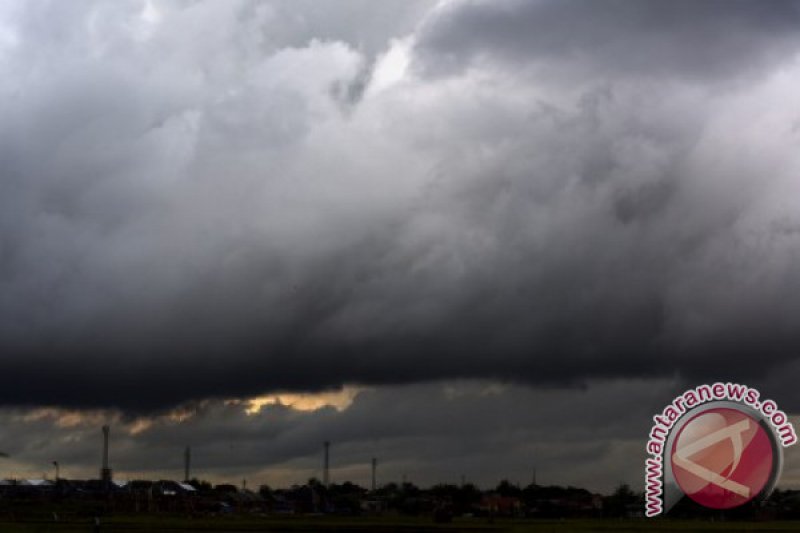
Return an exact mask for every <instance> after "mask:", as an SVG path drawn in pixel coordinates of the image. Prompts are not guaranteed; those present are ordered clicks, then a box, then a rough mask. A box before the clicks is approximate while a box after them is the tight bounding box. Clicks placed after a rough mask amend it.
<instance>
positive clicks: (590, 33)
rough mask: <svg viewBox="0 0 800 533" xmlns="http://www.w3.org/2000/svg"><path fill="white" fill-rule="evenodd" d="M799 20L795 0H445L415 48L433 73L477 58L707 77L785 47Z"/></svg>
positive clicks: (776, 55) (746, 67)
mask: <svg viewBox="0 0 800 533" xmlns="http://www.w3.org/2000/svg"><path fill="white" fill-rule="evenodd" d="M798 23H800V3H798V2H797V1H795V0H779V1H776V2H769V3H764V2H754V1H752V0H733V1H729V0H703V1H699V2H697V1H694V0H677V1H671V2H661V1H658V0H645V1H638V0H607V1H601V2H587V1H585V0H566V1H533V2H531V1H527V0H510V1H506V2H486V1H470V2H451V3H448V4H445V6H444V7H442V8H440V10H439V12H438V13H436V15H435V16H432V17H430V19H429V20H428V22H427V23H426V24H425V25H424V26H423V27H422V30H421V32H420V38H419V47H420V49H421V51H422V52H423V57H422V60H421V62H422V64H423V65H425V67H426V69H427V70H429V71H430V72H431V73H435V72H436V71H437V70H440V69H444V70H445V71H449V70H452V69H454V68H459V67H463V66H466V65H468V64H469V63H470V61H472V60H481V59H485V60H486V61H488V62H490V63H491V62H493V61H495V62H496V61H501V62H508V61H510V62H516V63H529V64H537V63H539V64H541V65H542V66H543V67H545V71H546V72H549V73H550V74H552V73H553V72H557V71H559V70H560V69H567V70H571V71H573V73H574V72H575V71H576V70H577V71H578V72H579V73H580V74H579V75H581V76H586V75H590V76H592V75H599V76H608V75H611V76H614V75H620V74H626V73H627V74H631V73H633V74H644V75H647V74H663V75H666V76H669V77H678V78H683V77H686V78H709V77H711V78H713V77H719V76H723V77H724V76H727V75H729V74H731V73H734V72H741V71H745V72H748V71H750V70H753V69H760V68H761V67H763V66H764V63H765V62H769V61H772V60H776V59H781V58H782V57H785V54H786V53H792V51H793V50H796V45H797V33H796V29H797V25H798ZM554 63H555V64H554Z"/></svg>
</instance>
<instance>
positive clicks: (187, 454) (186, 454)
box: [183, 446, 192, 483]
mask: <svg viewBox="0 0 800 533" xmlns="http://www.w3.org/2000/svg"><path fill="white" fill-rule="evenodd" d="M191 467H192V449H191V448H190V447H189V446H187V447H186V449H185V450H184V451H183V481H184V482H185V483H189V480H190V479H191V477H189V476H190V473H191Z"/></svg>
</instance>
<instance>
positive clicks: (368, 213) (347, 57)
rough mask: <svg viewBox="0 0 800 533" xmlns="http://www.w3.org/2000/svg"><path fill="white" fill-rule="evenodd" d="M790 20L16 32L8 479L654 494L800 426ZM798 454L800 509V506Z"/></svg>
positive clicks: (493, 13) (3, 398)
mask: <svg viewBox="0 0 800 533" xmlns="http://www.w3.org/2000/svg"><path fill="white" fill-rule="evenodd" d="M798 23H800V2H797V1H785V0H774V1H771V2H758V1H755V0H701V1H694V0H673V1H670V2H662V1H660V0H659V1H657V0H602V1H591V0H581V1H578V0H558V1H555V0H448V1H435V0H385V1H381V2H375V1H372V0H339V1H334V0H271V1H256V0H173V1H166V0H165V1H156V0H119V1H115V2H102V1H99V0H98V1H91V0H76V1H74V2H61V1H56V0H50V1H47V0H9V1H6V2H3V3H2V4H0V451H2V452H5V453H7V454H8V455H9V457H8V458H0V477H2V476H11V475H14V476H18V477H19V476H27V477H42V476H43V475H51V476H52V472H51V470H52V466H51V464H52V461H54V460H57V461H59V463H60V464H61V465H62V475H66V476H73V477H90V476H94V475H96V471H97V470H98V468H99V458H100V429H99V428H100V426H101V425H102V424H104V423H110V424H111V425H112V451H111V463H112V467H113V468H114V469H115V471H116V472H117V473H118V475H119V476H121V477H128V478H134V477H157V476H163V477H180V476H181V475H182V453H183V448H184V447H185V446H187V445H191V446H192V449H193V457H194V458H195V469H196V470H195V473H196V474H197V475H198V476H199V477H204V478H207V479H211V480H213V481H218V482H221V481H229V482H230V481H233V482H237V483H238V482H239V481H240V480H241V479H243V478H248V479H250V485H251V486H254V485H257V484H259V483H269V484H272V485H287V484H291V483H299V482H303V481H305V480H306V479H308V478H309V477H311V476H318V477H319V476H320V475H321V473H320V471H321V449H322V442H323V441H325V440H330V441H332V442H333V445H332V464H333V468H334V470H333V473H332V479H333V480H334V481H336V480H344V479H352V480H354V481H358V482H361V483H364V484H366V483H367V482H368V479H369V461H370V459H371V458H372V457H377V458H378V461H379V465H380V466H379V476H378V477H379V480H380V481H383V482H388V481H400V480H401V479H403V478H406V479H408V480H410V481H415V482H418V483H421V484H431V483H435V482H440V481H441V482H457V481H459V480H460V479H461V478H462V476H464V478H465V479H467V480H469V481H473V482H475V483H478V484H479V485H481V486H491V485H493V484H496V483H497V482H498V481H499V480H500V479H503V478H508V479H510V480H512V481H514V482H517V483H521V484H526V483H528V482H530V481H531V479H532V476H533V472H534V470H535V471H536V475H537V481H538V482H540V483H560V484H573V485H579V486H585V487H588V488H590V489H592V490H599V491H608V490H611V489H612V488H613V487H614V486H616V485H618V484H619V483H623V482H624V483H630V484H631V485H633V486H634V487H640V486H641V484H642V483H641V480H642V479H643V473H642V471H643V467H642V465H643V461H644V457H645V456H644V442H645V439H646V436H647V432H648V430H649V426H650V424H651V423H652V422H651V417H652V415H653V414H655V413H657V412H659V411H660V410H661V409H662V407H663V406H664V405H666V404H668V403H669V402H670V401H671V399H672V397H673V396H674V395H675V394H676V393H679V392H681V391H683V390H684V389H686V388H689V387H693V386H695V385H697V384H700V383H704V382H712V381H716V380H734V381H738V382H741V383H747V384H749V385H753V386H757V387H759V388H760V389H761V390H762V392H763V393H764V395H767V396H770V397H773V398H774V399H775V400H776V401H777V402H778V403H779V404H780V405H781V406H782V407H783V408H784V409H786V410H787V411H788V412H790V413H800V395H798V392H797V387H796V384H795V381H794V380H795V376H797V375H798V372H800V361H799V360H798V358H797V355H798V353H799V352H800V298H798V296H800V178H799V177H798V173H799V172H800V100H798V99H797V97H796V95H797V94H799V93H800V33H798V32H797V31H796V28H797V25H798ZM792 452H793V450H789V451H788V452H787V456H786V464H787V467H786V469H785V470H784V476H783V481H782V483H783V484H784V485H786V486H797V487H800V456H797V457H795V455H796V454H793V453H792Z"/></svg>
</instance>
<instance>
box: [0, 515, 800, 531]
mask: <svg viewBox="0 0 800 533" xmlns="http://www.w3.org/2000/svg"><path fill="white" fill-rule="evenodd" d="M798 526H800V524H798V523H797V522H705V521H677V520H612V519H609V520H498V521H495V522H494V523H489V522H488V521H487V520H486V519H479V518H460V519H456V520H455V521H454V522H453V523H450V524H436V523H434V522H433V521H432V520H431V519H430V518H406V517H379V518H339V517H322V516H320V517H248V518H242V517H211V518H200V519H198V518H194V519H192V518H185V517H169V516H165V517H153V516H146V517H142V516H115V517H107V518H104V519H103V520H102V523H101V526H100V529H99V531H103V532H106V531H165V532H178V531H230V532H236V531H265V532H312V531H322V532H340V533H341V532H361V533H365V532H370V531H376V532H412V531H421V532H429V531H472V532H478V531H485V532H498V533H500V532H508V533H524V532H527V531H541V532H554V533H557V532H562V531H563V532H566V531H609V532H610V531H624V532H636V531H734V532H735V531H747V532H749V531H796V530H797V529H798ZM0 531H2V532H3V533H5V532H8V533H14V532H18V531H19V532H23V531H24V532H34V531H35V532H42V533H45V532H50V531H53V532H57V531H64V532H78V531H98V530H97V529H95V526H94V524H93V521H92V520H91V519H71V520H68V521H60V522H58V523H56V522H52V521H47V522H46V521H30V522H11V521H0Z"/></svg>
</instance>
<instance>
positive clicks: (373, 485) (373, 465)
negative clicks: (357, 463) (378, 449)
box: [372, 457, 378, 492]
mask: <svg viewBox="0 0 800 533" xmlns="http://www.w3.org/2000/svg"><path fill="white" fill-rule="evenodd" d="M377 469H378V459H376V458H375V457H373V458H372V492H375V489H376V488H377V484H376V482H375V471H376V470H377Z"/></svg>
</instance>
